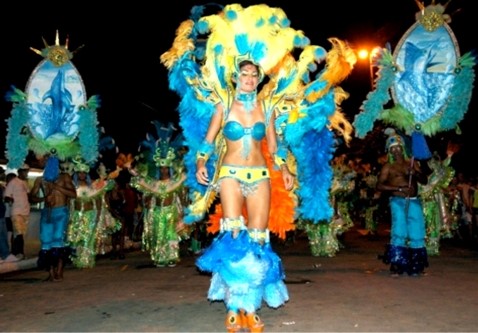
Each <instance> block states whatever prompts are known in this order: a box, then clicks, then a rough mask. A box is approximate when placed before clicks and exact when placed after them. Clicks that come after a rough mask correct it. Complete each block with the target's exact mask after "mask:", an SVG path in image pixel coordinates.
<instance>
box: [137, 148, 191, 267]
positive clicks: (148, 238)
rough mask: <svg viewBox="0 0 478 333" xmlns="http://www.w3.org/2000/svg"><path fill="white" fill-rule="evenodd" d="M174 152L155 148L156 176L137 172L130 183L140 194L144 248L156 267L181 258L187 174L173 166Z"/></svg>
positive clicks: (169, 263) (174, 263) (175, 262)
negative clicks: (162, 151) (142, 174)
mask: <svg viewBox="0 0 478 333" xmlns="http://www.w3.org/2000/svg"><path fill="white" fill-rule="evenodd" d="M175 158H176V153H175V152H174V149H173V148H172V147H170V148H169V149H168V151H167V153H166V156H164V155H163V154H162V153H161V149H160V148H158V149H157V153H156V155H155V156H154V157H153V159H154V160H155V162H156V166H157V167H159V177H158V178H151V177H148V176H146V177H142V176H140V175H136V176H134V177H133V178H132V179H131V186H132V187H134V188H135V189H137V190H138V191H140V192H141V193H142V194H143V200H144V201H145V212H144V219H143V236H142V245H143V250H145V251H149V253H150V256H151V259H152V260H153V262H154V264H155V265H156V267H166V266H167V267H175V266H176V265H177V263H179V261H180V253H179V243H180V241H181V239H182V238H181V235H180V234H179V233H178V231H179V230H181V229H182V227H183V225H182V212H183V206H184V202H183V200H184V180H185V179H186V175H185V174H184V173H183V172H181V170H178V169H176V168H174V166H175V164H174V160H175Z"/></svg>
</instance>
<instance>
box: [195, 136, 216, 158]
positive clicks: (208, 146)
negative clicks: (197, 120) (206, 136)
mask: <svg viewBox="0 0 478 333" xmlns="http://www.w3.org/2000/svg"><path fill="white" fill-rule="evenodd" d="M213 151H214V144H212V143H209V142H207V141H206V140H204V141H203V142H202V143H201V146H200V147H199V149H198V151H197V153H196V160H198V159H200V158H202V159H203V160H204V162H207V160H208V159H209V156H211V154H212V152H213Z"/></svg>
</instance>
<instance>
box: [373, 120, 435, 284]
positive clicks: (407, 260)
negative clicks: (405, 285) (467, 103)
mask: <svg viewBox="0 0 478 333" xmlns="http://www.w3.org/2000/svg"><path fill="white" fill-rule="evenodd" d="M385 134H387V135H388V136H389V137H388V138H387V142H386V150H387V152H388V157H389V161H388V162H387V163H385V164H384V165H383V167H382V169H381V171H380V174H379V176H378V181H377V190H379V191H382V192H385V191H386V192H387V193H390V194H391V196H390V198H389V204H390V211H391V216H392V226H391V231H390V244H388V245H387V247H386V250H385V254H384V256H383V258H382V260H383V262H384V263H385V264H390V272H391V274H392V275H393V276H398V275H401V274H403V273H408V274H409V275H413V276H418V275H419V274H422V273H423V272H424V269H425V267H428V256H427V249H426V246H425V234H426V232H425V219H424V216H423V210H422V204H421V201H420V198H418V197H417V194H418V183H421V184H426V182H427V175H426V174H425V173H424V172H422V170H421V169H420V166H419V163H418V162H417V161H415V162H414V163H411V161H410V159H408V158H407V157H406V156H407V155H406V150H405V142H404V139H403V138H402V137H401V136H400V135H398V134H397V133H396V132H395V130H394V129H392V128H388V129H386V130H385Z"/></svg>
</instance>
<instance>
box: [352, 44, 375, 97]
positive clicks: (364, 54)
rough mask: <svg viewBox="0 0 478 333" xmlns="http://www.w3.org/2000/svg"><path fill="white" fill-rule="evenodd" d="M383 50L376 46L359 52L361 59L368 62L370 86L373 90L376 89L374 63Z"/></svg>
mask: <svg viewBox="0 0 478 333" xmlns="http://www.w3.org/2000/svg"><path fill="white" fill-rule="evenodd" d="M380 50H381V48H380V47H379V46H375V47H373V48H372V49H370V48H362V49H360V50H359V51H358V52H357V55H358V57H359V59H362V60H367V61H368V65H369V69H370V86H371V88H372V89H373V88H374V87H375V84H374V67H375V66H374V63H375V58H376V56H377V55H378V54H379V52H380Z"/></svg>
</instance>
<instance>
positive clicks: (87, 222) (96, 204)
mask: <svg viewBox="0 0 478 333" xmlns="http://www.w3.org/2000/svg"><path fill="white" fill-rule="evenodd" d="M73 165H74V167H73V171H74V174H73V183H74V185H75V188H76V199H75V200H72V201H71V202H70V211H71V213H70V223H69V226H68V234H67V240H68V245H69V246H70V247H71V248H72V249H73V250H74V251H73V254H72V256H71V260H72V262H73V265H74V266H75V267H77V268H93V267H94V266H95V264H96V255H97V254H104V253H105V243H106V241H107V239H108V238H109V236H110V235H111V234H112V233H114V232H115V231H117V230H118V229H120V228H121V223H120V222H119V221H118V220H117V219H115V218H114V217H113V216H112V215H111V213H110V212H109V210H108V205H107V202H106V193H107V192H109V191H111V189H112V188H113V187H114V180H113V179H108V178H103V177H100V178H98V179H96V180H94V181H92V180H91V177H90V175H89V172H90V166H89V165H88V164H86V163H84V162H83V161H82V160H81V159H73Z"/></svg>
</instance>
